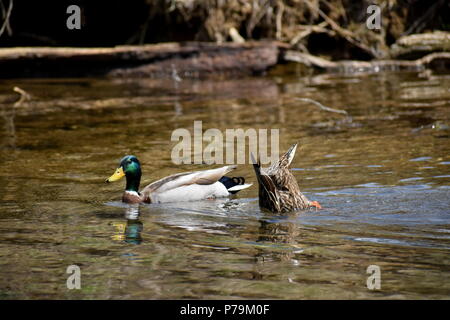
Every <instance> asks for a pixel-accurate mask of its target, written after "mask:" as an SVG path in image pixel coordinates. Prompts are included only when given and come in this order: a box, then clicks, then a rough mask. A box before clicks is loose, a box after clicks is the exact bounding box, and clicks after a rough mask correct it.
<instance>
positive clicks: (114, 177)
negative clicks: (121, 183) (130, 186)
mask: <svg viewBox="0 0 450 320" xmlns="http://www.w3.org/2000/svg"><path fill="white" fill-rule="evenodd" d="M124 176H125V172H123V168H122V167H119V168H117V169H116V172H114V174H113V175H112V176H111V177H109V178H108V179H106V182H114V181H117V180H119V179H121V178H123V177H124Z"/></svg>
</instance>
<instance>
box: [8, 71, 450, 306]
mask: <svg viewBox="0 0 450 320" xmlns="http://www.w3.org/2000/svg"><path fill="white" fill-rule="evenodd" d="M280 74H281V75H280ZM14 86H19V87H20V88H22V89H25V90H26V91H27V92H29V93H30V94H31V95H32V96H33V99H32V100H31V102H29V103H25V104H24V105H21V106H19V107H17V108H16V110H15V111H14V112H12V111H11V108H12V104H11V103H9V102H7V101H8V95H11V97H14V94H13V92H12V88H13V87H14ZM449 87H450V77H449V76H448V75H440V76H437V75H436V76H435V75H433V76H428V78H426V77H422V76H421V75H417V74H376V75H359V76H357V75H355V76H351V77H344V76H333V75H320V76H315V77H304V78H300V77H298V76H295V75H293V74H289V73H286V72H282V73H278V74H273V75H269V76H266V77H260V78H247V79H235V80H215V81H211V80H210V81H201V80H183V81H182V82H180V83H177V84H174V83H173V82H172V81H171V80H151V79H149V80H106V79H87V80H86V79H81V80H80V79H61V80H52V79H32V80H7V81H6V80H2V81H1V82H0V98H3V100H2V101H3V103H2V104H1V105H0V108H1V112H2V118H1V121H2V122H1V127H0V128H1V140H0V145H1V149H0V161H1V168H2V169H1V171H0V199H1V212H0V298H3V299H18V298H20V299H171V298H175V299H179V298H194V299H196V298H201V299H235V298H237V299H241V298H256V299H259V298H273V299H378V298H393V299H403V298H410V299H431V298H433V299H434V298H437V299H449V298H450V281H449V280H450V255H449V254H450V199H449V197H450V170H449V168H450V140H449V137H450V130H449V125H450V112H449V111H450V109H449V107H450V91H449V89H448V88H449ZM295 97H304V98H311V99H314V100H317V101H320V102H321V103H322V104H324V105H326V106H329V107H332V108H336V109H341V110H346V111H347V112H348V113H349V115H350V117H346V116H344V115H342V114H337V113H332V112H327V111H324V110H321V109H319V108H318V107H316V106H314V105H312V104H308V103H304V102H299V101H296V100H295V99H294V98H295ZM194 120H202V121H203V129H204V130H206V129H207V128H218V129H220V130H225V129H227V128H244V129H246V128H255V129H259V128H266V129H271V128H279V129H280V149H281V151H284V150H286V149H287V148H288V147H289V146H290V145H291V144H292V143H294V142H299V143H300V145H301V148H300V149H299V150H298V151H297V156H296V157H295V159H294V161H293V166H292V168H293V173H294V175H295V176H296V177H297V179H298V181H299V184H300V187H301V188H302V190H303V191H304V192H305V194H306V195H307V196H308V197H309V198H310V199H311V200H317V201H319V202H320V203H321V204H322V206H323V207H324V209H323V210H320V211H305V212H301V213H299V214H298V215H291V216H286V217H277V216H272V215H270V214H268V213H266V212H262V211H261V210H260V209H259V207H258V202H257V187H256V186H253V187H252V188H250V189H247V190H244V191H242V192H240V193H239V194H238V196H237V197H236V198H233V199H221V200H213V201H211V200H208V201H201V202H192V203H173V204H167V205H156V204H154V205H141V206H140V208H138V209H136V208H129V207H127V206H125V205H123V204H122V203H121V202H120V197H121V193H122V190H123V187H124V181H121V182H117V183H114V184H109V185H107V184H105V183H104V180H105V178H107V177H108V176H110V175H111V174H112V173H113V171H114V169H115V168H116V166H117V163H118V161H119V159H120V158H121V157H122V156H123V155H125V154H134V155H136V156H138V157H139V159H140V161H141V163H142V166H143V182H144V184H145V183H146V182H150V181H153V180H156V179H159V178H161V177H163V176H166V175H169V174H172V173H176V172H181V171H188V170H197V169H203V168H206V166H201V165H175V164H173V163H172V161H171V149H172V147H173V145H174V142H171V141H170V137H171V133H172V131H173V130H175V129H177V128H187V129H189V130H191V129H192V127H193V122H194ZM235 173H236V175H242V176H244V177H245V178H246V179H247V181H249V182H254V183H255V182H256V181H255V178H254V173H253V169H252V168H251V166H250V165H241V166H239V168H238V170H237V171H236V172H235ZM136 211H139V214H137V212H136ZM69 265H78V266H79V267H80V268H81V289H80V290H76V289H74V290H69V289H67V287H66V279H67V277H68V276H69V275H68V274H66V268H67V267H68V266H69ZM369 265H378V266H379V267H380V270H381V290H369V289H368V288H367V286H366V280H367V277H368V276H369V274H367V273H366V269H367V267H368V266H369Z"/></svg>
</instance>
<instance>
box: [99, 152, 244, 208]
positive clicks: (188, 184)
mask: <svg viewBox="0 0 450 320" xmlns="http://www.w3.org/2000/svg"><path fill="white" fill-rule="evenodd" d="M234 169H236V166H234V165H232V166H224V167H221V168H217V169H211V170H203V171H194V172H183V173H178V174H173V175H171V176H168V177H165V178H162V179H160V180H158V181H155V182H153V183H151V184H149V185H148V186H146V187H145V188H144V189H142V190H141V191H139V185H140V183H141V164H140V162H139V160H138V159H137V158H136V157H135V156H131V155H128V156H125V157H123V158H122V160H120V163H119V167H118V168H117V169H116V171H115V172H114V174H113V175H112V176H111V177H109V178H108V179H106V182H113V181H117V180H119V179H121V178H123V177H126V181H127V183H126V187H125V191H124V193H123V196H122V201H123V202H126V203H142V202H145V203H165V202H180V201H196V200H203V199H213V198H221V197H227V196H229V195H231V194H234V193H237V192H238V191H240V190H242V189H246V188H248V187H250V186H251V185H252V184H246V183H245V179H244V178H243V177H232V178H230V177H227V176H225V174H227V173H228V172H230V171H232V170H234Z"/></svg>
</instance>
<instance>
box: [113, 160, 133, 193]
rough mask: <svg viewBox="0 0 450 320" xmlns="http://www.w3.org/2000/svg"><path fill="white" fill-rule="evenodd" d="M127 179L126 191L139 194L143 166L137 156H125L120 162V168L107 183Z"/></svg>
mask: <svg viewBox="0 0 450 320" xmlns="http://www.w3.org/2000/svg"><path fill="white" fill-rule="evenodd" d="M124 176H125V177H126V179H127V185H126V188H125V190H126V191H135V192H138V190H139V184H140V183H141V164H140V163H139V160H138V159H137V158H136V157H135V156H125V157H123V158H122V160H120V163H119V167H118V168H117V169H116V171H115V172H114V174H113V175H112V176H111V177H109V178H108V179H106V182H114V181H117V180H119V179H121V178H123V177H124Z"/></svg>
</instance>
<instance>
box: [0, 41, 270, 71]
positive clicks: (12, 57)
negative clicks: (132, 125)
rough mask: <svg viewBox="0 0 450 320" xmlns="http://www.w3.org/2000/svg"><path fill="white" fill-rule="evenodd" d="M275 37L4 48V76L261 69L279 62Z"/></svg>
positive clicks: (0, 58) (0, 59)
mask: <svg viewBox="0 0 450 320" xmlns="http://www.w3.org/2000/svg"><path fill="white" fill-rule="evenodd" d="M278 55H279V44H278V43H276V42H269V41H268V42H264V41H263V42H245V43H223V44H215V43H201V42H192V43H163V44H155V45H142V46H118V47H114V48H69V47H67V48H61V47H60V48H54V47H16V48H2V49H0V78H10V77H84V76H99V75H101V76H113V77H118V76H123V77H135V76H142V77H167V76H173V74H174V71H176V73H177V74H178V75H179V76H181V77H203V76H211V75H223V74H227V75H228V74H239V75H240V74H255V73H261V72H264V71H265V70H267V69H268V68H270V67H272V66H274V65H275V64H277V62H278Z"/></svg>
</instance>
